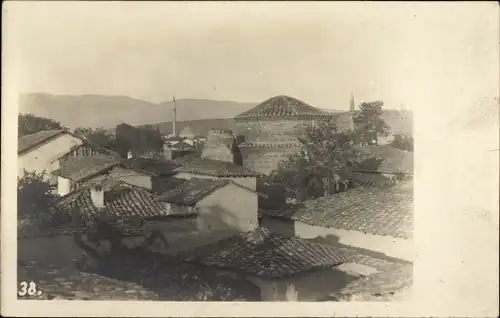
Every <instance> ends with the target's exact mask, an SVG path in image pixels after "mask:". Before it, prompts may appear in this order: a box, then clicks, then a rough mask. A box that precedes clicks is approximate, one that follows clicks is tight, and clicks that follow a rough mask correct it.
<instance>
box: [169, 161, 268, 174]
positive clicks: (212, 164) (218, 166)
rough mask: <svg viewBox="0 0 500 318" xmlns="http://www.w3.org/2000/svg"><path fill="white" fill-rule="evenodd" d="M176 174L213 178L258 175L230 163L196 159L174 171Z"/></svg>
mask: <svg viewBox="0 0 500 318" xmlns="http://www.w3.org/2000/svg"><path fill="white" fill-rule="evenodd" d="M175 171H176V172H188V173H193V174H200V175H207V176H214V177H257V176H260V174H259V173H257V172H255V171H252V170H250V169H248V168H245V167H242V166H238V165H236V164H234V163H231V162H226V161H218V160H212V159H207V158H203V159H196V160H192V161H190V162H188V163H187V164H186V165H184V166H182V167H179V168H177V169H175Z"/></svg>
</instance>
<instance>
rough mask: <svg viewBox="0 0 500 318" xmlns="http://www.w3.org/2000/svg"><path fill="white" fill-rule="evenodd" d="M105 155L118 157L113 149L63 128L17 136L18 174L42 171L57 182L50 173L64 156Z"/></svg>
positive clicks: (65, 159) (57, 166) (56, 167)
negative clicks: (88, 140)
mask: <svg viewBox="0 0 500 318" xmlns="http://www.w3.org/2000/svg"><path fill="white" fill-rule="evenodd" d="M91 156H107V157H111V158H116V157H118V154H116V153H114V152H113V151H110V150H107V149H103V148H100V147H96V146H94V145H91V144H89V143H88V142H87V141H86V140H85V139H84V138H82V137H80V136H77V135H75V134H73V133H71V132H69V131H65V130H47V131H40V132H37V133H34V134H31V135H26V136H23V137H21V138H19V140H18V176H19V177H20V178H22V177H23V175H24V171H25V170H26V171H30V172H36V173H42V172H44V171H45V172H46V177H47V178H48V179H50V182H51V184H52V185H56V184H57V176H54V175H53V174H52V173H53V172H54V171H56V170H58V169H60V168H61V165H62V164H63V163H65V162H66V161H67V160H69V159H71V158H75V157H91Z"/></svg>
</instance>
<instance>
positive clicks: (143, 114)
mask: <svg viewBox="0 0 500 318" xmlns="http://www.w3.org/2000/svg"><path fill="white" fill-rule="evenodd" d="M256 104H257V103H238V102H232V101H213V100H208V99H178V100H176V107H177V120H178V121H184V120H201V119H203V120H205V119H226V118H233V117H234V116H236V115H238V114H240V113H242V112H244V111H246V110H248V109H250V108H251V107H253V106H255V105H256ZM19 112H21V113H32V114H34V115H36V116H41V117H47V118H51V119H54V120H57V121H59V122H61V124H63V125H64V126H66V127H68V128H71V129H73V128H76V127H82V126H83V127H104V128H114V127H116V125H119V124H121V123H127V124H130V125H134V126H136V125H145V124H156V123H161V122H167V121H171V120H172V101H167V102H162V103H151V102H147V101H144V100H140V99H135V98H132V97H128V96H106V95H52V94H46V93H31V94H23V95H21V96H20V102H19Z"/></svg>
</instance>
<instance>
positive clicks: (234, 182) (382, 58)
mask: <svg viewBox="0 0 500 318" xmlns="http://www.w3.org/2000/svg"><path fill="white" fill-rule="evenodd" d="M244 4H245V3H244V2H242V3H240V4H238V5H236V4H235V5H234V10H229V9H228V10H226V11H224V12H222V11H220V10H219V9H218V8H220V6H216V5H214V4H212V5H213V6H211V5H210V4H209V3H207V4H201V3H189V4H188V3H186V4H185V5H184V6H182V5H180V3H177V6H174V4H168V3H165V4H164V5H156V6H154V5H149V6H148V5H143V6H140V5H138V4H137V3H133V2H131V3H130V4H128V3H125V2H123V3H121V2H114V3H107V4H104V3H103V4H102V5H88V4H87V5H86V6H83V5H81V4H78V3H73V2H67V3H62V2H61V3H57V5H56V3H51V2H45V3H44V2H41V3H39V4H36V5H32V6H29V7H28V6H26V8H25V9H26V10H25V11H24V12H23V16H24V17H25V18H24V19H23V21H18V22H17V23H18V24H17V25H18V26H19V28H18V31H17V33H16V34H17V36H18V38H17V42H16V45H17V48H18V50H17V52H19V55H18V56H17V59H18V62H19V64H18V65H22V66H20V67H19V69H18V73H17V74H18V81H19V83H18V89H19V92H20V93H19V96H18V111H17V113H18V130H17V133H18V136H17V288H18V290H17V299H18V300H26V301H27V302H28V301H36V300H123V301H125V300H133V301H197V302H199V301H206V302H367V301H369V302H376V301H379V302H398V301H408V300H409V299H411V297H412V290H413V289H412V286H413V271H414V266H413V265H414V264H413V263H414V261H415V249H414V214H416V213H418V211H415V210H414V177H415V176H418V174H415V173H414V158H415V156H414V135H415V134H414V125H415V124H414V122H415V116H414V112H415V110H416V107H417V106H418V105H417V104H416V98H415V96H416V95H417V94H416V93H414V92H413V91H412V88H411V87H409V85H408V83H409V79H407V77H408V76H409V75H408V71H409V69H410V68H411V67H412V66H409V65H411V64H412V63H413V62H412V58H411V56H410V55H409V52H408V51H411V50H410V48H411V46H410V44H409V43H410V41H412V39H411V38H409V37H408V36H407V32H408V31H407V30H406V29H405V28H403V27H398V23H399V22H401V21H403V20H404V19H405V18H404V17H402V16H401V15H400V13H397V10H395V11H394V12H392V11H391V12H389V11H387V13H385V14H383V15H382V14H376V13H373V14H372V13H370V12H371V11H370V10H360V9H359V7H352V9H349V8H348V7H341V6H338V7H337V8H338V9H336V7H335V6H330V7H329V8H330V9H329V10H326V9H325V10H323V11H322V10H314V12H315V13H314V15H312V13H309V14H306V13H303V11H301V10H299V8H298V7H296V8H295V9H294V7H293V6H290V8H289V12H288V14H282V15H275V14H273V12H274V13H276V12H277V11H276V10H270V9H267V10H266V9H264V4H261V6H260V7H259V6H252V7H251V8H250V6H248V7H247V8H246V9H247V10H248V11H245V5H244ZM226 5H227V6H230V5H229V4H226ZM269 6H272V4H269ZM301 8H305V7H301ZM311 8H313V7H311ZM325 8H326V7H325ZM356 8H358V9H356ZM218 10H219V11H218ZM311 12H312V11H311ZM373 12H379V11H373ZM401 23H403V22H401ZM401 25H402V24H401ZM495 107H497V108H498V100H497V101H496V104H495ZM415 137H416V139H417V142H418V138H417V136H415ZM418 149H419V148H418V147H417V152H418ZM12 169H14V168H13V167H12ZM27 306H28V305H27Z"/></svg>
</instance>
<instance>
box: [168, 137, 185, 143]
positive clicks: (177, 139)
mask: <svg viewBox="0 0 500 318" xmlns="http://www.w3.org/2000/svg"><path fill="white" fill-rule="evenodd" d="M184 139H186V138H184V137H180V136H169V137H165V138H163V141H170V142H171V141H183V140H184Z"/></svg>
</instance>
